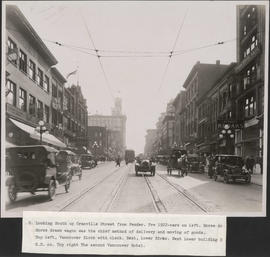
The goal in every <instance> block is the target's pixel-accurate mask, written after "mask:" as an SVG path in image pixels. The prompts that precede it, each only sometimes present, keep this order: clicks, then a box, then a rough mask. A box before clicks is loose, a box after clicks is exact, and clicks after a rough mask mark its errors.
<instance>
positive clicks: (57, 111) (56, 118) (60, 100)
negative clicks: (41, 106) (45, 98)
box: [51, 67, 67, 141]
mask: <svg viewBox="0 0 270 257" xmlns="http://www.w3.org/2000/svg"><path fill="white" fill-rule="evenodd" d="M51 74H52V87H51V88H52V89H51V94H52V99H51V115H52V120H51V131H52V133H53V134H54V135H55V136H56V137H58V138H61V140H63V141H64V133H63V132H64V130H63V129H64V127H63V113H64V109H63V108H64V90H65V83H66V82H67V81H66V79H65V78H64V77H63V75H62V74H61V73H60V72H59V70H58V69H56V68H55V67H52V68H51Z"/></svg>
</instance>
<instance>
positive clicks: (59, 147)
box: [1, 1, 269, 217]
mask: <svg viewBox="0 0 270 257" xmlns="http://www.w3.org/2000/svg"><path fill="white" fill-rule="evenodd" d="M3 3H4V5H3V9H2V14H3V15H2V53H3V54H2V66H1V67H2V75H3V76H1V77H2V90H3V91H5V93H2V101H1V103H2V108H1V110H2V113H1V114H2V115H1V119H2V134H1V138H2V140H1V142H2V143H1V147H2V151H1V153H2V155H1V159H2V164H4V165H2V170H1V216H2V217H22V215H23V212H24V211H53V212H88V213H132V214H134V213H138V214H147V213H152V214H185V215H186V214H188V215H198V214H199V215H226V216H232V217H234V216H241V217H242V216H246V217H258V216H265V215H266V187H267V183H266V175H267V174H266V173H267V169H266V168H267V122H268V120H267V110H268V86H267V85H268V84H267V83H268V47H267V46H268V33H266V32H268V31H269V20H268V10H269V7H268V2H267V1H249V2H244V1H239V2H238V1H198V2H196V1H190V2H185V1H156V2H155V1H142V2H141V1H127V2H126V1H108V2H103V1H89V2H88V1H47V2H46V1H5V2H3Z"/></svg>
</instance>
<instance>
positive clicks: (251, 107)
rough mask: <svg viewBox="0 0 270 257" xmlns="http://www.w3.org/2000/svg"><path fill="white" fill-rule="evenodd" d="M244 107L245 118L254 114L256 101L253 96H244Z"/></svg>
mask: <svg viewBox="0 0 270 257" xmlns="http://www.w3.org/2000/svg"><path fill="white" fill-rule="evenodd" d="M244 109H245V117H246V118H247V117H250V116H253V115H255V110H256V102H255V100H254V97H253V96H251V97H248V98H246V100H245V106H244Z"/></svg>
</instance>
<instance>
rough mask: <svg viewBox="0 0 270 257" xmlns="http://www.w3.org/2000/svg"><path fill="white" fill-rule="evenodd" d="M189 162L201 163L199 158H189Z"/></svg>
mask: <svg viewBox="0 0 270 257" xmlns="http://www.w3.org/2000/svg"><path fill="white" fill-rule="evenodd" d="M188 160H189V161H190V162H197V161H199V158H198V157H188Z"/></svg>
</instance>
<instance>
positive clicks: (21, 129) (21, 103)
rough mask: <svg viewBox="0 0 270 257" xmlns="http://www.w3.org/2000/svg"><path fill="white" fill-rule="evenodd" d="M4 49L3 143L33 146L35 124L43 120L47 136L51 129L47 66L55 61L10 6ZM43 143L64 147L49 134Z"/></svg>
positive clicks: (7, 8)
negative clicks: (5, 141)
mask: <svg viewBox="0 0 270 257" xmlns="http://www.w3.org/2000/svg"><path fill="white" fill-rule="evenodd" d="M6 50H7V51H6V135H7V141H9V142H11V143H13V144H18V145H24V144H37V143H39V135H38V133H37V132H36V131H35V128H37V127H38V123H39V122H40V121H44V122H45V127H46V128H47V130H48V131H49V132H50V133H51V129H52V126H51V123H52V108H51V102H52V87H51V83H52V73H51V67H52V66H54V65H56V64H57V60H56V58H55V57H54V56H53V54H52V53H51V52H50V51H49V49H48V48H47V47H46V45H45V44H44V43H43V41H42V40H41V38H40V37H39V36H38V34H37V33H36V31H35V30H34V29H33V27H32V26H31V25H30V23H29V22H28V21H27V19H26V18H25V16H24V15H23V14H22V12H21V11H20V10H19V9H18V7H16V6H14V5H7V6H6ZM43 142H44V143H47V144H51V145H54V146H56V147H64V146H65V144H64V143H63V142H61V141H60V140H58V139H57V138H56V137H55V136H53V135H52V134H44V135H43Z"/></svg>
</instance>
